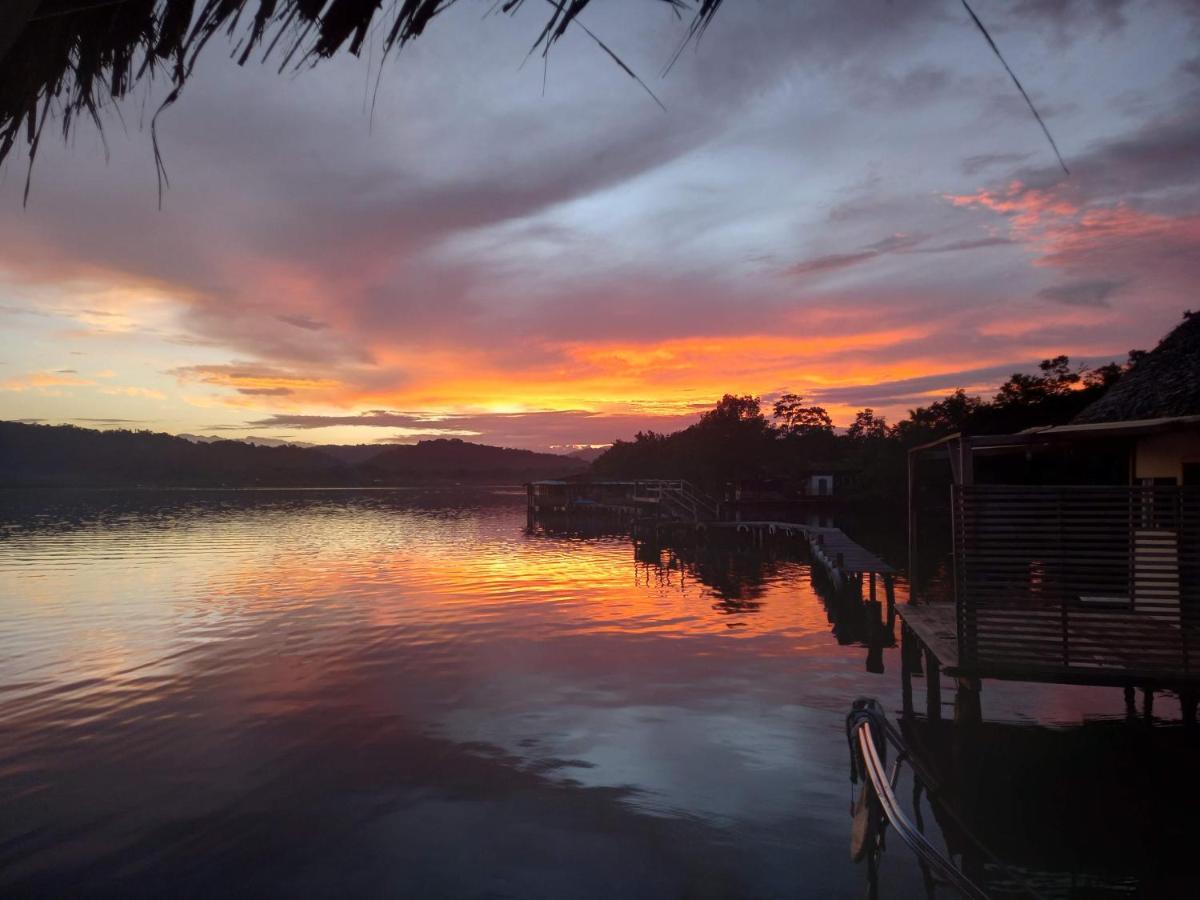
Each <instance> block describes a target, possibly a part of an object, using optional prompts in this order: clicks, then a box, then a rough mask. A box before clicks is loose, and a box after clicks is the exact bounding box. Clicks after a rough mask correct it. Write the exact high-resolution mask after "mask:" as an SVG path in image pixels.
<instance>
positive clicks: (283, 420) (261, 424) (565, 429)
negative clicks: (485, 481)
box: [246, 404, 707, 447]
mask: <svg viewBox="0 0 1200 900" xmlns="http://www.w3.org/2000/svg"><path fill="white" fill-rule="evenodd" d="M706 405H707V404H706ZM698 414H699V412H698V411H697V413H693V414H684V415H679V414H668V415H664V414H659V413H655V412H653V411H647V412H643V413H621V414H612V413H596V412H591V411H587V410H570V409H568V410H547V411H540V412H528V413H481V414H472V415H454V416H439V417H432V416H429V415H427V414H421V413H409V412H397V411H391V410H381V409H376V410H369V411H367V412H363V413H358V414H352V415H330V416H319V415H290V414H286V413H283V414H277V415H273V416H268V417H267V418H264V419H256V420H253V421H250V422H247V423H246V425H247V426H248V427H255V428H298V429H304V430H313V429H320V428H331V427H338V426H347V425H349V426H361V427H368V428H399V429H404V430H405V432H406V433H405V434H404V435H403V436H399V437H397V436H385V437H383V438H378V439H376V440H380V441H389V442H390V441H400V442H407V441H412V440H419V439H421V438H427V437H445V436H447V435H455V434H457V435H461V436H466V437H469V438H470V439H471V440H479V441H482V442H484V443H490V444H498V445H500V446H525V447H527V446H541V447H551V446H564V447H565V446H568V445H571V444H605V443H610V442H611V441H613V440H616V439H618V438H628V437H631V436H632V435H633V434H634V432H636V431H641V430H644V429H646V428H651V429H654V430H659V431H676V430H678V429H680V428H686V427H687V426H688V425H691V424H693V423H694V422H695V421H696V419H697V417H698Z"/></svg>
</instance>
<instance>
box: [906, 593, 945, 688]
mask: <svg viewBox="0 0 1200 900" xmlns="http://www.w3.org/2000/svg"><path fill="white" fill-rule="evenodd" d="M896 613H897V615H899V616H900V621H902V622H903V623H904V624H905V625H907V626H908V627H909V628H911V629H912V632H913V634H915V635H916V636H917V639H918V640H919V641H920V642H921V643H922V644H924V645H925V646H926V647H928V648H929V649H930V650H931V651H932V652H933V655H934V656H935V657H937V660H938V662H939V663H940V664H941V666H942V669H943V670H944V671H945V672H946V673H947V674H950V675H953V674H955V673H956V672H957V671H958V625H957V621H956V619H955V612H954V604H953V603H922V604H921V605H919V606H918V605H916V604H912V603H898V604H896Z"/></svg>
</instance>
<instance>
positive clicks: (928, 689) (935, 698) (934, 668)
mask: <svg viewBox="0 0 1200 900" xmlns="http://www.w3.org/2000/svg"><path fill="white" fill-rule="evenodd" d="M925 715H927V716H928V717H929V721H930V722H940V721H941V719H942V667H941V665H940V664H939V663H938V660H937V657H936V656H934V655H933V651H931V650H930V649H929V648H928V647H926V648H925Z"/></svg>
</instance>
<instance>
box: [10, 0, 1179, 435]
mask: <svg viewBox="0 0 1200 900" xmlns="http://www.w3.org/2000/svg"><path fill="white" fill-rule="evenodd" d="M540 5H541V4H536V5H535V4H527V5H526V6H525V7H524V8H522V9H521V10H520V12H519V13H518V14H517V15H516V16H515V17H512V18H509V17H506V16H503V15H491V16H487V15H485V13H487V11H488V9H489V8H490V7H491V6H492V3H491V2H490V0H481V2H478V3H476V2H464V3H459V4H458V5H456V6H454V7H453V8H451V9H450V10H449V11H448V12H447V13H445V14H444V15H443V16H440V17H439V18H437V19H435V20H434V22H433V24H432V25H431V27H430V29H429V31H428V32H427V34H426V35H425V36H423V37H422V38H421V39H419V40H418V41H416V42H415V43H413V44H412V45H410V46H408V47H406V48H404V49H403V50H402V52H400V53H399V54H398V55H397V56H395V57H393V58H390V59H389V60H388V61H387V62H386V64H385V65H384V66H383V70H382V79H381V81H380V83H379V86H378V92H377V94H374V92H375V76H376V74H377V73H378V63H379V60H378V55H377V54H376V55H375V56H374V57H373V58H372V59H370V60H368V58H367V54H366V53H364V55H363V58H362V59H355V58H354V57H351V56H347V55H343V56H339V57H338V58H336V59H334V60H332V61H328V62H325V63H323V64H321V65H319V66H317V67H316V68H315V69H313V70H311V71H304V72H302V73H300V74H297V75H284V76H280V75H278V74H277V73H276V69H277V68H278V63H275V64H274V65H266V66H261V65H257V64H248V65H247V66H246V67H245V68H239V67H238V66H237V65H236V64H235V63H234V62H233V61H231V60H230V59H229V58H228V53H227V52H225V51H226V49H227V48H226V47H224V46H223V45H220V44H221V41H220V39H217V40H215V41H214V46H213V47H212V48H211V49H210V51H209V52H207V54H206V55H205V56H203V57H202V58H201V62H200V65H199V66H198V69H197V71H196V73H195V75H194V77H193V79H192V80H191V81H190V82H189V84H188V85H187V87H186V89H185V90H184V92H183V94H182V96H181V97H180V99H179V102H178V103H177V104H176V105H175V106H173V107H172V108H170V109H169V110H167V111H166V112H164V113H163V114H162V116H161V117H160V119H159V138H160V142H161V147H162V152H163V154H164V157H165V161H166V166H167V170H168V173H169V175H170V187H169V189H168V190H167V191H166V193H165V195H164V198H163V205H162V209H161V211H160V210H159V209H158V195H157V190H156V181H155V170H154V165H153V156H152V148H151V143H150V139H149V133H148V132H149V118H150V116H151V115H152V114H153V112H154V110H155V109H156V107H157V105H158V102H159V101H160V100H161V97H162V95H163V85H161V84H160V85H158V86H156V88H155V89H152V90H150V91H148V92H144V93H143V95H142V96H139V97H138V98H137V99H136V101H135V102H129V103H126V104H124V105H123V106H122V108H121V109H120V111H119V112H120V114H119V115H118V114H117V112H116V111H114V110H109V111H108V113H107V115H106V116H105V122H106V131H105V138H106V140H107V145H108V159H107V161H106V159H105V149H104V146H103V144H102V143H101V140H100V138H99V136H98V135H97V133H96V131H95V130H94V129H92V128H90V127H88V126H84V125H81V126H80V127H79V129H78V131H77V132H76V134H75V135H74V136H73V138H72V140H71V141H70V142H69V143H64V142H62V141H61V139H59V137H58V132H57V130H55V129H53V128H48V129H47V131H48V132H52V133H51V134H48V136H47V137H46V138H45V139H44V140H43V147H42V149H41V151H40V153H39V156H38V159H37V162H36V166H35V168H34V170H33V182H32V192H31V195H30V198H29V203H28V206H27V207H26V208H22V204H21V195H22V191H23V188H24V180H25V168H24V166H25V160H24V158H23V157H21V156H20V155H18V154H14V155H13V157H12V158H11V159H10V160H9V161H8V163H7V164H6V166H5V167H4V169H3V170H2V171H0V175H2V176H3V177H2V179H0V418H5V419H22V420H31V421H35V420H36V421H43V422H52V423H58V422H73V423H77V424H81V425H89V426H93V427H134V428H151V429H155V430H163V431H170V432H173V433H179V432H186V433H192V434H203V435H213V436H217V435H219V436H225V437H242V436H248V435H253V436H263V437H272V438H286V439H294V440H297V441H304V442H311V443H332V442H338V443H370V442H377V441H395V440H400V441H405V442H408V441H412V440H415V439H418V438H421V437H429V436H442V435H445V436H461V437H464V438H466V439H470V440H477V441H481V442H485V443H495V444H501V445H507V446H519V447H529V448H533V449H550V448H564V447H567V446H569V445H578V444H603V443H608V442H609V441H611V440H612V439H614V438H622V437H624V438H627V437H631V436H632V435H633V433H634V432H636V431H637V430H639V429H644V428H653V429H655V430H674V429H676V428H679V427H682V426H683V425H686V424H689V423H690V422H691V421H693V420H694V419H695V416H696V414H697V412H698V411H699V410H701V409H703V408H706V407H709V406H711V405H712V403H713V402H714V401H715V400H716V399H718V398H719V397H720V395H721V394H723V393H727V392H730V393H752V394H757V395H760V396H762V397H763V398H764V399H765V400H768V401H769V400H770V399H771V398H773V397H774V396H776V395H778V394H779V393H781V392H784V391H793V392H798V393H801V394H804V395H805V396H806V397H809V398H811V399H812V400H814V401H816V402H818V403H821V404H823V405H825V406H826V407H827V408H828V409H829V411H830V413H831V414H832V415H833V418H834V421H835V422H837V423H838V424H839V425H844V424H846V423H847V422H848V421H849V420H851V419H852V418H853V413H854V411H855V410H856V409H859V408H862V407H864V406H871V407H874V408H875V409H876V410H883V411H885V412H886V413H887V414H888V416H889V417H890V418H893V419H894V418H896V417H898V416H902V415H903V414H904V411H905V410H906V409H908V408H910V407H912V406H914V405H918V404H923V403H927V402H928V401H929V400H930V399H934V398H936V397H937V396H939V395H941V394H944V393H945V392H947V391H948V390H952V389H954V388H955V387H960V386H961V387H965V388H968V389H970V390H975V391H980V392H985V391H988V390H990V389H993V388H994V387H995V385H996V384H998V383H999V382H1000V381H1002V380H1003V379H1004V377H1006V376H1007V374H1009V373H1010V372H1012V371H1014V370H1018V369H1024V370H1028V369H1031V368H1033V367H1034V366H1035V365H1036V363H1037V361H1038V360H1039V359H1041V358H1043V357H1045V356H1049V355H1054V354H1057V353H1063V352H1065V353H1069V354H1070V355H1071V357H1072V358H1073V359H1075V360H1076V361H1078V362H1088V363H1093V364H1094V363H1100V362H1105V361H1108V360H1110V359H1113V358H1124V356H1125V354H1126V353H1127V352H1128V351H1129V350H1130V349H1131V348H1134V347H1139V348H1141V347H1146V348H1148V347H1151V346H1153V344H1154V343H1155V341H1156V340H1157V339H1158V338H1159V337H1160V336H1161V335H1162V334H1163V333H1165V332H1166V331H1167V330H1169V329H1170V328H1171V327H1172V326H1173V325H1174V324H1175V323H1176V322H1177V321H1178V320H1179V318H1180V315H1181V313H1182V311H1183V310H1184V309H1186V308H1197V307H1200V296H1197V290H1196V286H1197V285H1198V284H1200V49H1197V48H1200V4H1197V3H1195V2H1194V0H1157V2H1143V3H1133V2H1128V3H1123V2H1104V0H1017V2H1012V0H977V2H976V3H975V4H974V5H975V8H976V10H977V12H978V13H979V14H980V16H981V18H982V19H983V20H984V21H985V22H986V23H988V25H989V26H990V27H991V28H992V30H993V34H994V35H995V37H996V39H997V41H998V43H999V44H1000V47H1001V48H1002V50H1003V51H1004V52H1005V54H1006V56H1007V58H1008V59H1009V62H1010V63H1011V64H1012V66H1013V68H1014V69H1015V70H1016V72H1017V73H1018V74H1019V75H1020V77H1021V78H1022V80H1023V81H1024V83H1025V85H1026V87H1027V88H1028V89H1029V90H1030V93H1031V94H1032V96H1033V98H1034V100H1035V102H1036V103H1037V104H1038V105H1039V108H1040V109H1041V111H1042V113H1043V114H1044V116H1045V119H1046V122H1047V124H1048V125H1049V127H1050V129H1051V131H1052V132H1053V134H1054V136H1055V138H1056V140H1057V141H1058V144H1059V147H1060V148H1061V150H1062V153H1063V156H1064V157H1065V159H1066V162H1067V165H1068V166H1069V167H1070V170H1071V173H1070V175H1069V176H1067V175H1065V174H1064V173H1063V171H1062V170H1061V169H1060V168H1059V167H1058V164H1057V162H1056V160H1055V158H1054V155H1053V152H1052V151H1051V149H1050V147H1049V145H1048V143H1047V142H1046V139H1045V137H1044V136H1043V135H1042V134H1041V132H1040V130H1039V128H1038V126H1037V123H1036V122H1035V121H1034V120H1033V119H1032V117H1031V116H1030V115H1029V112H1028V110H1027V109H1026V108H1025V106H1024V104H1023V101H1022V100H1021V98H1020V96H1019V94H1017V93H1016V91H1015V89H1014V87H1013V85H1012V83H1011V82H1010V81H1009V80H1008V77H1007V75H1006V74H1005V72H1004V70H1003V68H1002V67H1001V65H1000V64H999V62H998V60H997V59H996V58H995V57H994V56H993V55H992V54H991V52H990V51H989V50H988V48H987V46H986V44H985V43H984V42H983V40H982V38H981V37H980V36H979V34H978V33H977V32H976V31H975V30H974V29H973V26H972V25H971V23H970V20H969V19H968V18H967V16H966V14H965V12H964V11H963V9H962V6H961V4H960V3H959V2H958V0H938V2H932V0H931V2H892V3H887V2H883V0H830V2H803V3H801V2H787V0H780V2H756V0H727V2H726V4H725V6H724V7H723V8H722V9H721V11H720V12H719V13H718V15H717V17H716V19H715V20H714V22H713V24H712V27H711V28H710V29H709V31H708V32H707V33H706V34H705V36H704V38H703V40H702V41H700V43H699V45H698V46H696V47H694V48H689V49H688V50H687V51H686V52H684V53H683V55H682V56H681V57H680V59H679V61H678V62H677V64H676V65H675V66H674V68H673V69H671V71H670V72H669V74H667V75H666V77H660V73H661V71H662V69H663V67H664V64H665V63H666V62H667V61H668V60H669V59H670V58H671V55H672V54H673V52H674V50H675V49H676V47H677V46H678V44H679V41H680V40H681V38H682V37H683V34H684V32H685V30H686V19H685V20H684V21H680V20H677V19H676V17H675V16H674V15H673V14H672V13H671V12H670V9H669V7H668V6H667V5H666V4H653V3H647V2H645V0H628V2H625V0H607V2H601V3H597V4H595V8H594V9H593V8H589V10H588V11H587V12H586V13H585V14H584V16H583V20H584V21H585V23H586V24H587V25H588V26H589V27H590V28H591V29H592V30H593V31H595V32H596V33H597V34H598V35H599V36H600V37H601V38H603V39H604V40H605V41H606V42H607V43H608V44H609V45H610V46H611V47H612V48H613V49H614V50H615V51H616V52H618V53H619V54H620V55H621V56H622V58H624V59H625V61H626V62H628V63H629V64H630V65H631V66H632V67H633V68H634V69H635V70H636V71H637V72H638V73H639V74H640V75H641V76H642V77H643V78H644V79H645V80H646V82H647V83H648V84H649V85H650V87H651V88H652V89H653V90H654V92H655V93H656V94H657V96H658V97H659V98H660V99H661V101H662V103H663V104H664V105H665V107H666V110H665V111H664V110H663V109H660V108H659V106H657V105H656V104H655V103H654V102H653V101H652V100H651V99H650V98H649V97H648V96H647V95H646V94H645V93H644V92H643V91H642V90H641V89H640V88H639V87H638V86H637V84H635V83H634V82H633V81H632V80H631V79H630V78H628V77H627V76H626V75H625V74H624V73H623V72H622V71H621V70H620V69H619V68H618V67H617V66H616V65H615V64H614V63H613V62H612V61H611V60H610V59H609V58H608V57H606V56H605V54H604V53H603V51H601V50H600V49H599V48H598V47H597V46H596V45H595V44H594V43H592V42H591V40H590V39H589V38H588V37H587V36H586V35H585V34H583V33H582V32H581V31H580V30H579V29H578V28H573V29H572V31H571V32H569V33H568V34H567V35H566V37H565V38H564V39H563V40H562V41H561V42H560V43H558V44H557V45H556V47H555V49H554V50H552V52H551V54H550V58H549V65H548V70H547V71H543V66H542V61H541V58H540V57H539V56H534V57H532V58H530V59H529V60H528V61H525V57H526V52H527V51H528V49H529V47H530V45H531V44H532V43H533V41H534V39H535V38H536V37H537V35H538V32H539V30H540V28H541V26H542V25H543V24H544V21H545V11H544V10H542V9H538V8H536V7H537V6H540ZM660 6H661V7H662V8H659V7H660ZM219 45H220V46H219ZM523 62H524V65H522V63H523ZM543 82H544V85H545V88H544V95H543ZM373 95H374V113H373V115H372V112H371V107H372V98H373Z"/></svg>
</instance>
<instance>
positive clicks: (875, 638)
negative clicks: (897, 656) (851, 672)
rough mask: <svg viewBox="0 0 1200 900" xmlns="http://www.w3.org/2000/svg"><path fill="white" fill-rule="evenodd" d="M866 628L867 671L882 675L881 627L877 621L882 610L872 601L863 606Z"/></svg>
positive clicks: (876, 602)
mask: <svg viewBox="0 0 1200 900" xmlns="http://www.w3.org/2000/svg"><path fill="white" fill-rule="evenodd" d="M862 608H863V611H864V614H865V616H866V626H867V671H868V672H871V673H873V674H875V675H882V674H883V625H882V623H881V622H880V621H879V618H880V615H881V613H882V609H881V608H880V605H879V602H878V601H875V600H872V601H869V602H867V603H864V604H863V607H862Z"/></svg>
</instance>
